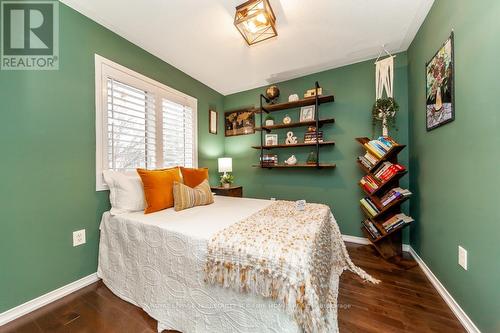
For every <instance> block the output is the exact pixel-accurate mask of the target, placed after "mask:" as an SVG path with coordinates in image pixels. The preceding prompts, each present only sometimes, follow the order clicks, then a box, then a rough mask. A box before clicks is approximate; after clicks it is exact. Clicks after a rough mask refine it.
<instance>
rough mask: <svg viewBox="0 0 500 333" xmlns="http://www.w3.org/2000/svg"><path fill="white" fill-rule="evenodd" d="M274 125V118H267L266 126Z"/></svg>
mask: <svg viewBox="0 0 500 333" xmlns="http://www.w3.org/2000/svg"><path fill="white" fill-rule="evenodd" d="M273 125H274V120H273V119H266V126H273Z"/></svg>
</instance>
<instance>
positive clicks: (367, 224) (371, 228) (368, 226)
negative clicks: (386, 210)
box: [363, 220, 381, 239]
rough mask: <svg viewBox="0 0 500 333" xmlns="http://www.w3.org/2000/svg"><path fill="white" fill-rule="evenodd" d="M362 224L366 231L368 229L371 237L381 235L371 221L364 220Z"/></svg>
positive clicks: (374, 237) (375, 237)
mask: <svg viewBox="0 0 500 333" xmlns="http://www.w3.org/2000/svg"><path fill="white" fill-rule="evenodd" d="M363 225H364V227H365V229H366V231H368V233H369V234H370V236H372V238H373V239H377V238H379V237H380V236H381V234H380V231H379V230H378V229H377V227H376V226H375V224H373V222H372V221H370V220H364V221H363Z"/></svg>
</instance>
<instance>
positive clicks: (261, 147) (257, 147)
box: [252, 141, 335, 150]
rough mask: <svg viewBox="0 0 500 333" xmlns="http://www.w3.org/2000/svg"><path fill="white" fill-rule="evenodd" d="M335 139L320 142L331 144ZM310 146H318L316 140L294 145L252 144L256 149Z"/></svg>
mask: <svg viewBox="0 0 500 333" xmlns="http://www.w3.org/2000/svg"><path fill="white" fill-rule="evenodd" d="M334 144H335V141H324V142H320V143H319V145H320V146H331V145H334ZM309 146H316V142H311V143H296V144H292V145H274V146H252V148H254V149H267V150H270V149H276V148H296V147H309Z"/></svg>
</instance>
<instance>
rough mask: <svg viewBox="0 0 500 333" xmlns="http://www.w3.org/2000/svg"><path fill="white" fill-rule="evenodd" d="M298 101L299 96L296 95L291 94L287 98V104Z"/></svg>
mask: <svg viewBox="0 0 500 333" xmlns="http://www.w3.org/2000/svg"><path fill="white" fill-rule="evenodd" d="M298 100H299V95H297V94H292V95H290V96H288V101H289V102H297V101H298Z"/></svg>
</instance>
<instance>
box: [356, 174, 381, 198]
mask: <svg viewBox="0 0 500 333" xmlns="http://www.w3.org/2000/svg"><path fill="white" fill-rule="evenodd" d="M359 183H360V184H361V186H363V188H364V189H365V190H366V191H367V192H368V193H370V194H371V193H373V192H374V191H375V190H377V189H378V187H379V182H378V181H377V180H376V179H375V178H373V177H372V176H371V175H366V176H364V177H363V178H361V180H360V181H359Z"/></svg>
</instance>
